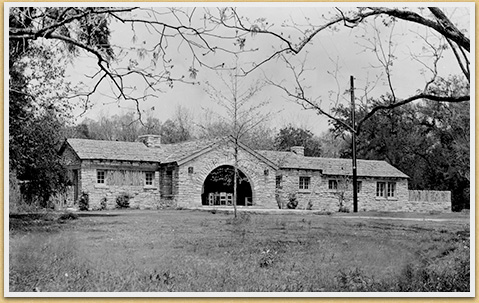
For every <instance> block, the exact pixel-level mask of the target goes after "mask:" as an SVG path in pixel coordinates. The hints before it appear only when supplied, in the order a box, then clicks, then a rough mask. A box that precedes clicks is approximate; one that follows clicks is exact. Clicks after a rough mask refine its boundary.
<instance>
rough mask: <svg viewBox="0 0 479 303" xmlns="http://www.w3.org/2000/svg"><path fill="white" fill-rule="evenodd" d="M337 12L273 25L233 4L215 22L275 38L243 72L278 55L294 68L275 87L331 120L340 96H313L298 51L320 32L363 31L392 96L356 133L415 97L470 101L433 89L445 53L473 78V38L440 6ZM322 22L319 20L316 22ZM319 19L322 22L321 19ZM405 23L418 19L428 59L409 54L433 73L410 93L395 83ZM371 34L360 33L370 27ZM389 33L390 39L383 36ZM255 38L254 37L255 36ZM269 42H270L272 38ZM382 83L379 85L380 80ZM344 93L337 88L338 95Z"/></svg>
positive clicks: (365, 46) (465, 96)
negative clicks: (397, 48)
mask: <svg viewBox="0 0 479 303" xmlns="http://www.w3.org/2000/svg"><path fill="white" fill-rule="evenodd" d="M335 10H336V13H334V14H332V15H331V16H329V17H328V16H324V17H323V18H317V19H318V20H314V21H312V20H311V19H309V18H307V17H305V18H304V20H301V22H295V21H292V22H290V23H288V24H287V23H283V24H282V25H281V27H274V25H273V24H272V23H271V22H268V20H267V19H265V18H260V19H255V20H251V19H249V18H248V17H247V16H243V15H241V9H235V8H231V9H229V10H222V11H220V12H219V14H218V15H211V16H210V20H211V22H213V23H216V24H221V25H222V26H224V27H226V28H229V29H235V30H237V31H238V32H240V33H249V34H250V35H251V36H252V37H258V36H260V35H261V36H262V37H264V38H270V39H271V40H272V41H276V44H274V48H273V51H272V52H270V53H269V55H265V56H264V58H263V59H262V60H259V61H258V62H255V63H254V65H253V66H252V67H251V68H249V69H244V70H242V71H243V73H244V74H249V73H251V72H253V71H254V70H256V69H259V68H261V67H263V66H265V65H266V64H267V63H269V62H271V61H273V60H274V61H275V62H277V60H278V59H279V60H280V61H283V62H284V63H285V64H286V67H287V68H288V69H289V70H290V72H291V77H292V81H289V82H287V81H274V80H271V81H270V84H272V85H275V86H276V87H278V88H280V89H281V90H283V91H284V92H285V94H286V95H287V96H288V97H290V98H292V99H294V100H296V102H298V103H299V104H301V105H302V106H303V107H304V108H307V109H313V110H316V111H317V112H318V113H319V114H321V115H325V116H327V117H328V118H329V119H333V120H335V119H337V117H336V116H335V115H334V113H332V112H331V111H330V110H329V106H330V105H331V103H335V102H337V99H336V100H328V99H327V98H326V99H325V98H324V97H321V96H312V95H310V94H308V88H309V87H308V85H307V84H305V80H307V75H306V74H307V71H308V64H307V62H306V61H305V60H304V59H299V62H298V61H294V60H297V59H298V58H296V59H295V57H298V56H299V55H301V54H303V55H304V56H306V55H307V52H308V51H307V47H308V46H309V45H312V44H313V43H314V42H317V41H320V40H321V36H320V33H322V32H326V31H339V30H340V28H341V26H343V27H344V28H346V29H347V30H350V31H354V32H355V33H362V34H363V39H362V42H364V43H362V44H361V40H360V42H359V47H360V48H359V49H361V50H362V51H371V52H373V53H374V55H375V59H376V62H374V64H373V62H372V63H371V66H372V67H380V68H381V69H382V70H383V77H384V78H385V80H386V81H385V82H386V85H385V86H386V87H387V91H386V92H383V94H384V93H385V94H387V95H391V96H392V98H387V99H388V100H390V101H388V102H386V103H383V104H375V106H373V107H371V108H370V109H369V112H368V113H367V114H366V115H365V116H364V117H363V118H362V119H361V120H360V121H358V123H357V126H356V127H355V126H352V125H344V126H345V127H346V128H347V129H349V131H351V132H358V131H359V129H360V126H361V124H362V123H363V122H364V121H365V120H367V119H369V117H371V116H372V115H374V114H375V113H377V112H378V111H381V110H386V109H392V108H395V107H398V106H402V105H405V104H408V103H410V102H414V101H416V100H431V101H437V102H464V101H469V100H470V94H469V92H467V93H466V94H462V95H452V94H448V93H442V94H438V93H437V91H435V90H433V89H431V88H432V87H433V86H434V84H435V83H436V82H437V81H440V80H441V77H439V76H438V73H437V67H438V63H439V62H440V61H441V60H443V55H444V53H446V52H450V53H452V56H453V58H455V60H456V62H457V65H458V67H459V69H460V71H461V72H462V75H463V77H464V79H465V81H467V82H469V81H470V59H469V57H470V39H469V38H468V37H467V34H466V33H464V31H461V30H460V29H459V28H458V26H457V25H455V24H454V23H453V22H452V21H451V20H450V19H449V18H448V17H447V15H446V14H445V12H444V11H443V10H442V9H440V8H437V7H429V8H388V7H360V8H356V9H347V10H345V9H342V8H341V9H340V8H336V9H335ZM313 22H317V24H313ZM318 22H319V23H318ZM400 22H407V23H409V24H410V23H414V24H417V25H418V28H419V29H420V30H421V31H420V32H419V31H418V32H417V35H416V40H417V42H420V43H422V44H421V45H423V48H422V49H421V51H422V52H426V53H427V56H428V58H425V57H423V56H420V55H417V54H413V53H411V54H409V56H410V58H411V59H412V60H414V61H417V62H418V63H419V64H421V65H423V67H424V70H426V71H428V72H429V76H428V77H427V79H425V84H424V88H423V89H422V90H413V91H411V92H410V93H409V95H407V96H404V97H403V96H399V95H398V90H397V89H396V88H395V86H394V79H393V76H394V73H393V63H394V62H395V61H396V60H397V58H396V56H395V55H396V54H395V46H396V45H397V43H396V42H395V39H397V37H396V35H395V25H396V24H399V23H400ZM365 28H367V31H366V33H364V32H360V30H365ZM286 29H292V30H293V31H295V32H296V33H298V34H297V35H288V34H286V33H285V30H286ZM384 37H385V40H384ZM251 39H253V38H251ZM268 41H270V40H268ZM303 58H304V57H303ZM372 82H373V83H369V82H368V84H367V86H368V87H366V88H364V96H365V99H366V101H367V99H368V97H369V96H368V93H370V92H371V86H375V84H374V82H377V80H374V81H372ZM376 84H377V83H376ZM342 93H343V92H342V91H340V90H339V89H338V91H337V94H338V95H339V94H342Z"/></svg>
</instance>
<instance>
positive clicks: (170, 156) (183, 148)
mask: <svg viewBox="0 0 479 303" xmlns="http://www.w3.org/2000/svg"><path fill="white" fill-rule="evenodd" d="M219 140H222V139H221V138H216V139H199V140H192V141H186V142H181V143H174V144H162V145H161V147H160V148H151V149H153V150H154V153H155V155H156V157H157V159H159V161H161V162H162V163H171V162H178V161H180V160H182V159H184V158H186V157H188V156H191V155H194V154H196V153H198V152H200V151H202V150H204V149H207V148H209V147H211V146H213V145H214V144H215V143H217V142H218V141H219Z"/></svg>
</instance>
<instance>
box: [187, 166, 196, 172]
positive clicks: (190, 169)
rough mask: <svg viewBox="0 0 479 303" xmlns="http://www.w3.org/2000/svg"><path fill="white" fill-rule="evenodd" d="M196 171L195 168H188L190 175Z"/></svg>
mask: <svg viewBox="0 0 479 303" xmlns="http://www.w3.org/2000/svg"><path fill="white" fill-rule="evenodd" d="M194 171H195V170H194V169H193V166H190V167H188V173H189V174H192V173H193V172H194Z"/></svg>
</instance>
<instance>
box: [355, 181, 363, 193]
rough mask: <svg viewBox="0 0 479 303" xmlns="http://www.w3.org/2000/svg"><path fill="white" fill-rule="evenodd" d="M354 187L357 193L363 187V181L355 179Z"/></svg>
mask: <svg viewBox="0 0 479 303" xmlns="http://www.w3.org/2000/svg"><path fill="white" fill-rule="evenodd" d="M356 186H357V187H356V188H357V193H358V194H359V193H360V192H361V189H362V188H363V181H357V182H356Z"/></svg>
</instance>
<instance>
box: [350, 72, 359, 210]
mask: <svg viewBox="0 0 479 303" xmlns="http://www.w3.org/2000/svg"><path fill="white" fill-rule="evenodd" d="M355 113H356V109H355V105H354V77H353V76H351V124H352V128H353V131H352V132H351V133H352V140H353V142H352V143H353V212H355V213H357V212H358V173H357V164H356V114H355Z"/></svg>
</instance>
